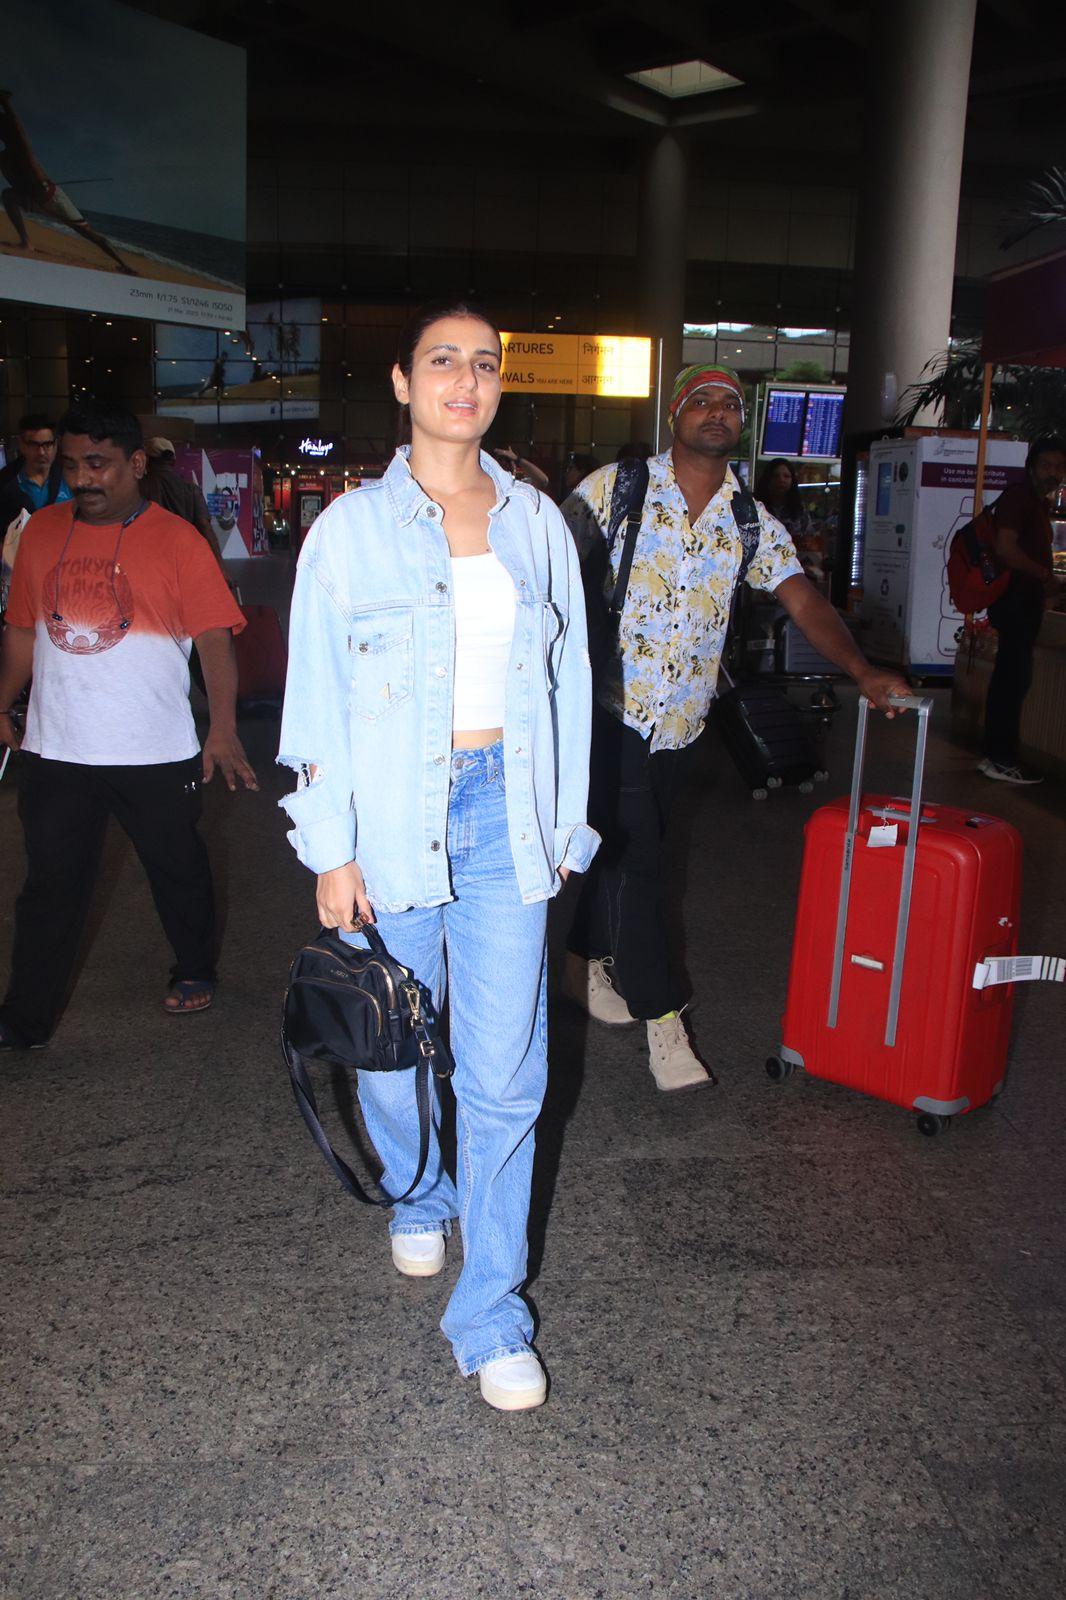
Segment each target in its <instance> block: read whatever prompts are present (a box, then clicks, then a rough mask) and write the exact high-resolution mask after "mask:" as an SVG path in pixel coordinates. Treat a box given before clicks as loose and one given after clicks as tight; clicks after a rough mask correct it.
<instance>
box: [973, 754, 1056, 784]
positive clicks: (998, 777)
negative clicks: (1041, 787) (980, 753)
mask: <svg viewBox="0 0 1066 1600" xmlns="http://www.w3.org/2000/svg"><path fill="white" fill-rule="evenodd" d="M977 770H978V772H983V773H984V775H985V777H986V778H994V779H995V781H996V782H997V783H1043V781H1044V780H1043V778H1042V777H1041V776H1040V774H1039V773H1036V772H1025V771H1023V770H1022V768H1021V767H1004V766H1001V765H1000V763H999V762H998V761H993V760H992V758H991V756H985V758H984V760H983V761H979V762H978V763H977Z"/></svg>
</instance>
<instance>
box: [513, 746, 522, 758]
mask: <svg viewBox="0 0 1066 1600" xmlns="http://www.w3.org/2000/svg"><path fill="white" fill-rule="evenodd" d="M514 753H515V755H516V756H520V755H521V754H522V746H521V745H520V744H516V745H515V747H514Z"/></svg>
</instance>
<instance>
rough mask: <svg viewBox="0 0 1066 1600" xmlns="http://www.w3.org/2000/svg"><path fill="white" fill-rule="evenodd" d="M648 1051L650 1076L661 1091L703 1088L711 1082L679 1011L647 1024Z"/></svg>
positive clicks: (712, 1076)
mask: <svg viewBox="0 0 1066 1600" xmlns="http://www.w3.org/2000/svg"><path fill="white" fill-rule="evenodd" d="M648 1050H649V1052H650V1055H651V1061H650V1063H649V1064H650V1066H651V1075H652V1077H653V1078H654V1079H655V1082H656V1085H657V1086H658V1088H660V1089H662V1090H664V1091H667V1092H674V1093H676V1092H677V1091H678V1090H681V1089H706V1088H707V1087H708V1085H709V1084H712V1083H714V1082H715V1079H714V1075H713V1074H712V1073H711V1072H709V1071H708V1070H707V1068H706V1067H705V1066H704V1065H703V1062H702V1061H701V1060H700V1058H699V1056H698V1055H697V1054H696V1052H695V1050H693V1048H692V1041H691V1040H690V1039H689V1036H688V1033H687V1031H686V1029H685V1018H684V1014H683V1012H680V1011H679V1012H678V1014H677V1016H676V1017H670V1018H668V1019H667V1021H665V1022H649V1023H648Z"/></svg>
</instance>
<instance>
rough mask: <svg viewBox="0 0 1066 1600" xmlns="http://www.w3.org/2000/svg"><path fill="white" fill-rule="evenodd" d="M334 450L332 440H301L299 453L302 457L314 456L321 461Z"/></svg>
mask: <svg viewBox="0 0 1066 1600" xmlns="http://www.w3.org/2000/svg"><path fill="white" fill-rule="evenodd" d="M332 449H333V440H332V439H301V440H300V444H299V451H300V454H301V455H302V456H314V457H315V458H316V460H317V459H319V458H320V457H322V456H328V455H329V453H330V451H331V450H332Z"/></svg>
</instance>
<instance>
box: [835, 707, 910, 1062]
mask: <svg viewBox="0 0 1066 1600" xmlns="http://www.w3.org/2000/svg"><path fill="white" fill-rule="evenodd" d="M891 703H892V705H893V707H894V708H895V709H897V710H899V711H917V713H918V737H917V740H916V741H915V746H914V777H913V780H912V782H911V805H910V812H909V814H908V817H907V843H906V846H905V848H904V852H903V879H902V882H901V884H900V891H899V911H898V913H897V916H896V946H895V952H894V954H893V957H892V982H891V987H890V988H889V994H888V1019H887V1021H886V1024H885V1044H886V1045H889V1046H892V1045H894V1044H895V1042H896V1027H897V1024H898V1022H899V1001H900V993H901V991H902V988H903V960H904V957H905V955H906V953H907V927H908V924H909V923H910V915H911V892H912V889H913V887H914V861H915V855H916V853H917V849H918V828H919V826H920V822H921V814H922V778H923V776H924V773H925V747H926V742H927V740H928V737H929V713H930V711H931V710H932V709H933V702H932V700H931V699H928V698H919V697H918V696H917V695H910V694H909V695H893V696H892V701H891ZM869 721H870V702H869V700H867V699H866V697H865V695H861V696H860V697H859V726H858V730H857V732H856V735H855V765H854V767H853V768H852V773H851V804H850V806H849V808H848V828H847V833H846V834H845V835H844V867H843V871H842V872H841V875H840V904H839V905H838V907H837V931H836V943H835V945H834V947H833V978H832V982H831V984H830V988H829V1015H828V1017H827V1018H826V1022H827V1025H828V1026H829V1027H830V1028H835V1027H836V1025H837V1017H838V1015H839V1012H840V983H841V977H842V975H843V971H844V939H845V936H846V934H847V931H848V905H849V903H850V901H851V872H852V866H853V864H854V860H855V840H856V838H857V837H858V831H859V813H860V811H861V809H862V780H863V771H864V769H865V766H866V733H867V728H868V726H869Z"/></svg>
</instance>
